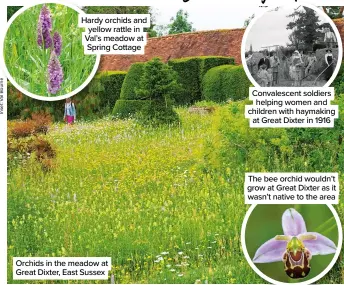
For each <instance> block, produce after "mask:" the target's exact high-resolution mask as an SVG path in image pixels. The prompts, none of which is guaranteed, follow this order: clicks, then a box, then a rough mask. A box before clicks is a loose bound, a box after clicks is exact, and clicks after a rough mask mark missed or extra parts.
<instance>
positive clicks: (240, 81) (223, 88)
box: [202, 65, 251, 102]
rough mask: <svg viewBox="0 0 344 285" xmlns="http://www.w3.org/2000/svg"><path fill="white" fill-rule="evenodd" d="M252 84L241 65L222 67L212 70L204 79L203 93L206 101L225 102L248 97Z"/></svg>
mask: <svg viewBox="0 0 344 285" xmlns="http://www.w3.org/2000/svg"><path fill="white" fill-rule="evenodd" d="M250 86H251V82H250V81H249V79H248V78H247V76H246V73H245V70H244V68H243V67H242V66H241V65H240V66H238V65H222V66H218V67H214V68H212V69H210V70H209V71H208V72H207V73H206V74H205V75H204V77H203V82H202V87H203V88H202V91H203V96H204V98H205V99H206V100H209V101H214V102H225V101H227V100H229V99H230V100H233V101H236V100H241V99H244V98H246V97H247V96H248V90H249V87H250Z"/></svg>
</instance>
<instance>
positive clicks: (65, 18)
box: [4, 4, 96, 96]
mask: <svg viewBox="0 0 344 285" xmlns="http://www.w3.org/2000/svg"><path fill="white" fill-rule="evenodd" d="M47 6H48V7H49V9H50V11H51V15H52V24H53V32H54V31H57V32H59V33H60V34H61V37H62V52H61V55H60V57H59V60H60V62H61V65H62V68H63V73H64V81H63V83H62V86H61V89H60V91H59V92H58V93H57V94H55V95H54V96H58V95H63V94H67V93H69V92H71V91H73V90H75V89H76V88H78V87H79V86H80V85H82V83H84V81H85V80H86V79H87V77H88V76H89V75H90V73H91V71H92V69H93V67H94V64H95V61H96V57H95V56H93V55H85V54H84V48H83V45H82V42H81V33H82V29H81V28H78V13H77V12H76V11H74V10H73V9H71V8H69V7H67V6H64V5H59V4H47ZM41 8H42V5H36V6H33V7H31V8H29V9H27V10H25V11H24V12H23V13H21V14H20V15H19V16H18V17H17V18H16V19H15V20H14V21H13V23H12V24H11V26H10V27H9V29H8V31H7V34H6V37H5V44H4V57H5V63H6V66H7V69H8V71H9V73H10V74H11V76H12V77H13V79H14V80H15V81H16V82H17V83H18V84H19V85H20V86H21V87H22V88H24V89H25V90H27V91H29V92H31V93H33V94H36V95H40V96H50V95H49V93H48V91H47V65H48V61H49V58H50V49H42V48H40V47H39V46H38V45H37V21H38V17H39V13H40V10H41Z"/></svg>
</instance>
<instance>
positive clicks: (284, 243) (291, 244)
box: [253, 208, 336, 278]
mask: <svg viewBox="0 0 344 285" xmlns="http://www.w3.org/2000/svg"><path fill="white" fill-rule="evenodd" d="M282 228H283V233H284V235H278V236H276V237H274V238H272V239H270V240H268V241H266V242H265V243H264V244H262V245H261V246H260V247H259V248H258V250H257V251H256V254H255V255H254V258H253V262H254V263H269V262H277V261H283V262H284V265H285V266H284V269H285V272H286V274H287V275H288V276H289V277H291V278H304V277H306V276H307V275H308V273H309V271H310V260H311V258H312V255H326V254H332V253H335V252H336V245H335V244H334V242H333V241H331V240H330V239H328V238H327V237H325V236H323V235H321V234H319V233H316V232H307V229H306V223H305V221H304V219H303V217H302V215H301V214H300V213H298V212H297V211H296V210H295V209H293V208H291V209H288V210H286V211H285V212H284V213H283V216H282Z"/></svg>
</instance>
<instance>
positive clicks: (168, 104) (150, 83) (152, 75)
mask: <svg viewBox="0 0 344 285" xmlns="http://www.w3.org/2000/svg"><path fill="white" fill-rule="evenodd" d="M179 89H180V86H179V84H178V83H177V73H176V72H175V71H174V70H173V69H172V68H171V66H169V65H167V64H165V63H163V62H162V61H161V60H160V59H159V58H153V59H152V60H150V61H148V62H147V63H146V64H145V66H144V70H143V74H142V77H141V79H140V85H139V88H137V89H136V90H135V92H136V94H137V96H138V97H140V98H142V99H145V100H148V101H150V104H149V105H146V106H145V108H144V109H142V110H141V113H140V117H141V118H144V120H145V121H154V123H171V122H172V121H176V120H178V116H177V114H176V113H175V112H174V111H173V108H172V102H173V98H174V96H175V94H177V92H178V91H179Z"/></svg>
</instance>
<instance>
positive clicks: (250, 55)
mask: <svg viewBox="0 0 344 285" xmlns="http://www.w3.org/2000/svg"><path fill="white" fill-rule="evenodd" d="M245 60H246V64H247V66H248V69H249V71H250V73H251V74H254V66H255V65H256V62H255V60H254V58H253V53H252V52H248V55H247V57H246V58H245Z"/></svg>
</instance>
